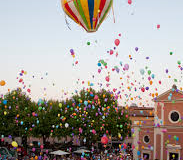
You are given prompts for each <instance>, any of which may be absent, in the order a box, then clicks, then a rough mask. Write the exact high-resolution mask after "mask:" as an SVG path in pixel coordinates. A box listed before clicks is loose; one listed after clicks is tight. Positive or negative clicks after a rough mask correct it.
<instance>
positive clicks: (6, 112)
mask: <svg viewBox="0 0 183 160" xmlns="http://www.w3.org/2000/svg"><path fill="white" fill-rule="evenodd" d="M0 101H1V103H0V104H1V105H0V107H1V109H0V115H1V117H0V123H1V124H0V127H1V131H2V134H3V135H4V136H11V137H12V138H14V137H23V138H24V140H23V145H24V147H25V148H26V146H27V136H28V135H29V132H28V128H30V126H31V124H30V122H31V120H30V117H29V116H28V113H29V111H30V108H31V107H32V102H31V99H30V98H29V97H28V96H27V95H26V94H25V93H23V92H22V90H21V89H20V88H17V90H13V91H11V92H8V93H7V94H6V95H5V96H4V98H1V100H0Z"/></svg>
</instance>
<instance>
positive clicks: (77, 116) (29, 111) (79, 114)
mask: <svg viewBox="0 0 183 160" xmlns="http://www.w3.org/2000/svg"><path fill="white" fill-rule="evenodd" d="M0 115H1V116H0V130H1V131H2V132H1V134H2V135H5V136H8V135H12V136H21V137H22V136H34V137H43V139H44V140H45V139H46V138H48V137H50V136H52V137H58V138H61V137H66V136H70V137H73V136H75V135H76V136H78V137H80V139H86V142H85V143H86V144H87V145H89V144H90V143H95V142H96V141H100V139H101V137H102V136H103V135H104V134H106V135H107V136H109V137H115V138H121V137H123V139H124V138H125V137H126V136H127V135H128V134H129V132H130V120H129V118H128V115H127V112H125V111H124V109H122V108H119V107H118V105H117V100H116V99H115V97H114V96H113V94H112V93H110V92H108V91H106V90H104V89H103V90H101V91H98V92H97V91H95V90H93V89H91V88H90V89H88V90H81V91H80V93H79V94H75V95H73V97H71V98H70V99H67V100H66V101H61V102H59V101H53V100H49V101H45V100H41V99H40V100H39V101H38V103H35V102H32V101H31V100H30V98H29V97H28V96H26V95H25V94H24V93H22V91H21V90H20V89H17V90H14V91H12V92H8V93H7V94H6V95H5V96H4V98H0Z"/></svg>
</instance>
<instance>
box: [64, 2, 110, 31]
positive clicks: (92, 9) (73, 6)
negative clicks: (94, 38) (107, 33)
mask: <svg viewBox="0 0 183 160" xmlns="http://www.w3.org/2000/svg"><path fill="white" fill-rule="evenodd" d="M61 3H62V7H63V10H64V12H65V13H66V14H67V15H68V16H69V17H70V18H71V19H73V20H74V21H75V22H76V23H77V24H79V25H80V26H81V27H83V28H84V29H85V30H86V31H87V32H96V31H97V30H98V28H99V27H100V25H101V24H102V22H103V21H104V20H105V18H106V16H107V15H108V13H109V11H110V9H111V6H112V4H113V0H61Z"/></svg>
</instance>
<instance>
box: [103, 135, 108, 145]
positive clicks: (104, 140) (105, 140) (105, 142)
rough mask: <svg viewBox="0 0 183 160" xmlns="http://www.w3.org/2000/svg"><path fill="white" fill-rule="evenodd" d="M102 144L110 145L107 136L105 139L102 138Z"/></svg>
mask: <svg viewBox="0 0 183 160" xmlns="http://www.w3.org/2000/svg"><path fill="white" fill-rule="evenodd" d="M101 143H102V144H107V143H108V138H107V137H106V136H103V137H102V138H101Z"/></svg>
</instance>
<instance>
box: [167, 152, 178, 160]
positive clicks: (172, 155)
mask: <svg viewBox="0 0 183 160" xmlns="http://www.w3.org/2000/svg"><path fill="white" fill-rule="evenodd" d="M169 160H179V154H178V153H172V152H170V153H169Z"/></svg>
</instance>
